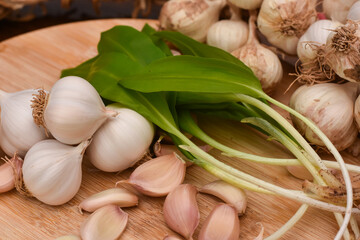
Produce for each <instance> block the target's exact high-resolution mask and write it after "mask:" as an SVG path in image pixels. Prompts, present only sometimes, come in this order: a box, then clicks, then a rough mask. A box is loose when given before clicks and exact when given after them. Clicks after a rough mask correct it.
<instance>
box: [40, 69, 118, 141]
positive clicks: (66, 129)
mask: <svg viewBox="0 0 360 240" xmlns="http://www.w3.org/2000/svg"><path fill="white" fill-rule="evenodd" d="M44 97H45V98H46V96H43V95H41V94H40V95H39V96H37V98H38V99H39V98H40V99H41V98H44ZM43 108H45V109H43ZM41 111H43V119H40V121H39V120H37V121H38V122H40V123H41V122H44V123H45V127H46V128H47V130H49V131H50V133H51V134H52V135H53V136H54V137H55V138H56V139H57V140H59V141H60V142H62V143H65V144H78V143H80V142H82V141H84V140H86V139H88V138H89V137H91V136H92V135H93V134H94V132H95V131H96V130H97V129H98V128H99V127H100V126H101V124H103V123H104V122H105V121H106V119H108V118H109V117H111V116H115V115H116V113H114V112H110V111H107V110H106V108H105V105H104V103H103V102H102V100H101V98H100V96H99V94H98V93H97V92H96V90H95V88H94V87H93V86H91V84H90V83H89V82H87V81H86V80H85V79H82V78H80V77H75V76H70V77H64V78H62V79H60V80H58V81H57V82H56V83H55V84H54V86H53V87H52V89H51V91H50V94H49V95H48V99H47V101H46V104H45V106H43V105H41V106H35V108H34V112H35V113H36V112H40V113H41ZM35 120H36V119H35Z"/></svg>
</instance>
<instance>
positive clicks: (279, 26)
mask: <svg viewBox="0 0 360 240" xmlns="http://www.w3.org/2000/svg"><path fill="white" fill-rule="evenodd" d="M315 6H316V0H302V1H298V0H264V1H263V3H262V5H261V8H260V12H259V16H258V21H257V23H258V27H259V30H260V32H261V33H262V34H263V35H264V36H265V37H266V38H267V40H268V41H269V42H270V43H271V44H272V45H274V46H276V47H278V48H280V49H282V50H283V51H284V52H286V53H288V54H296V47H297V42H298V40H299V38H300V37H301V36H302V35H303V34H304V32H305V31H306V29H307V28H308V27H309V26H310V25H311V24H312V23H313V22H314V21H315V20H316V10H315Z"/></svg>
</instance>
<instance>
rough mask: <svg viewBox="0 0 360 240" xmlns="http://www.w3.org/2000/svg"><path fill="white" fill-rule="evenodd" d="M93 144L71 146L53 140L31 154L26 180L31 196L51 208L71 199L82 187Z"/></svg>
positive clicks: (28, 159) (24, 171)
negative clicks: (83, 165) (86, 159)
mask: <svg viewBox="0 0 360 240" xmlns="http://www.w3.org/2000/svg"><path fill="white" fill-rule="evenodd" d="M89 143H90V142H89V141H84V142H82V143H80V144H79V145H78V146H75V147H73V146H69V145H65V144H62V143H60V142H58V141H56V140H53V139H49V140H44V141H41V142H38V143H37V144H35V145H34V146H33V147H32V148H30V150H29V151H28V152H27V154H26V156H25V159H24V165H23V179H24V183H25V187H26V189H27V190H28V191H29V193H30V194H31V195H32V196H34V197H36V198H37V199H39V200H40V201H42V202H44V203H46V204H49V205H61V204H64V203H66V202H68V201H69V200H71V199H72V198H73V197H74V196H75V194H76V193H77V192H78V190H79V188H80V184H81V176H82V172H81V162H82V159H83V154H84V152H85V149H86V147H87V146H88V145H89Z"/></svg>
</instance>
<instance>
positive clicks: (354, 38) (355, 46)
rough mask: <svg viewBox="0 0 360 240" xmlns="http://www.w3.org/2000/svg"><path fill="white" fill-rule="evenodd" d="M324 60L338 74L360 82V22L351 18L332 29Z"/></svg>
mask: <svg viewBox="0 0 360 240" xmlns="http://www.w3.org/2000/svg"><path fill="white" fill-rule="evenodd" d="M325 56H326V57H325V58H324V61H325V63H326V64H328V65H329V66H330V67H331V68H332V69H333V70H334V71H335V73H336V74H337V75H339V76H340V77H341V78H344V79H346V80H348V81H350V82H360V22H354V21H351V20H349V21H348V22H347V23H346V24H345V25H342V26H340V27H338V28H336V29H335V30H334V31H332V32H331V33H330V34H329V36H328V39H327V42H326V45H325Z"/></svg>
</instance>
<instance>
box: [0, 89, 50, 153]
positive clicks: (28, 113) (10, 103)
mask: <svg viewBox="0 0 360 240" xmlns="http://www.w3.org/2000/svg"><path fill="white" fill-rule="evenodd" d="M37 91H38V90H35V89H28V90H23V91H19V92H14V93H6V92H4V91H1V90H0V106H1V129H2V130H1V132H2V136H1V138H2V139H1V141H0V144H1V148H2V149H3V150H4V152H5V153H6V154H7V155H9V156H12V155H14V154H15V152H17V154H18V155H19V156H20V157H24V156H25V154H26V152H27V151H28V150H29V149H30V147H31V146H33V145H34V144H35V143H37V142H39V141H41V140H44V139H46V138H47V137H46V134H45V130H44V129H43V128H42V127H38V126H36V124H35V123H34V120H33V116H32V109H31V100H32V98H33V94H36V93H37Z"/></svg>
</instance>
